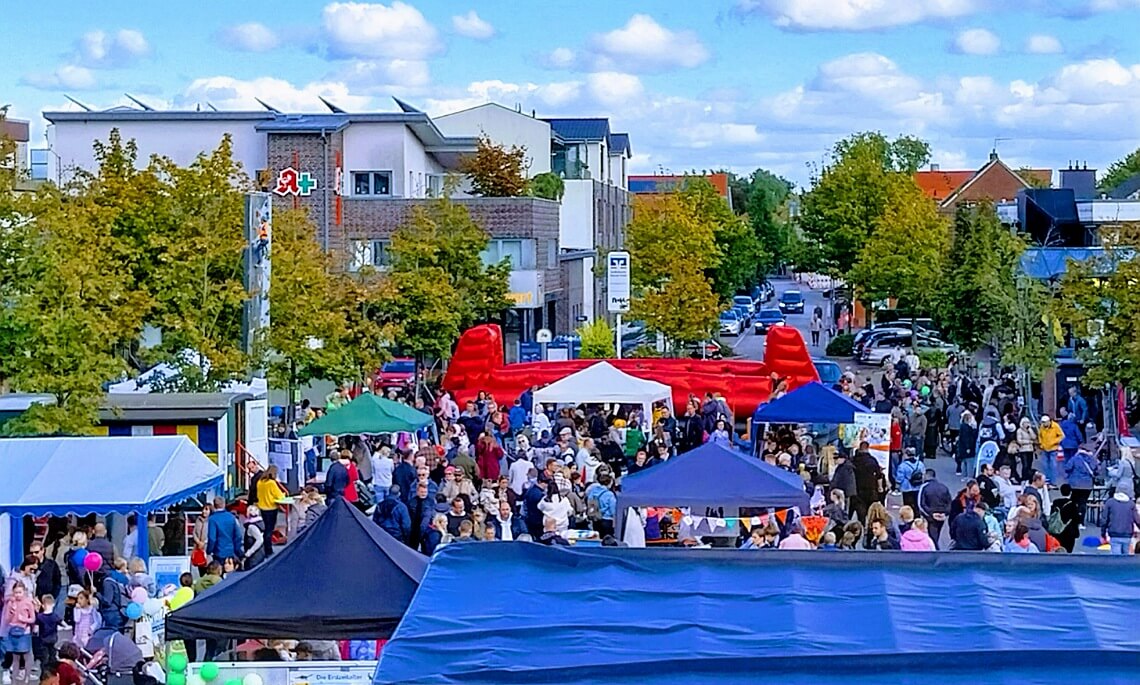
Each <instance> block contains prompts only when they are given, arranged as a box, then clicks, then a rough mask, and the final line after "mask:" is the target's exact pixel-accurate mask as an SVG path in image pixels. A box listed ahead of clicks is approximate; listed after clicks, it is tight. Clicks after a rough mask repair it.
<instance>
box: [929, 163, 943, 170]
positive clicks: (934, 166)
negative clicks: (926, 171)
mask: <svg viewBox="0 0 1140 685" xmlns="http://www.w3.org/2000/svg"><path fill="white" fill-rule="evenodd" d="M940 169H941V167H939V166H938V165H937V164H931V165H930V170H931V171H939V170H940Z"/></svg>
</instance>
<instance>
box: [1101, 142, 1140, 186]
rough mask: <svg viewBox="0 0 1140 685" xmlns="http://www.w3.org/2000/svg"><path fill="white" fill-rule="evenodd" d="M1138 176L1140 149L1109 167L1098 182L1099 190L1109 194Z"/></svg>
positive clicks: (1139, 171)
mask: <svg viewBox="0 0 1140 685" xmlns="http://www.w3.org/2000/svg"><path fill="white" fill-rule="evenodd" d="M1136 174H1140V149H1137V150H1133V151H1132V152H1130V153H1128V154H1127V155H1125V156H1124V157H1122V158H1121V159H1118V160H1116V161H1115V162H1113V163H1112V164H1110V165H1108V168H1107V169H1105V171H1104V175H1103V176H1101V177H1100V181H1098V182H1097V188H1098V189H1099V190H1100V191H1101V192H1102V193H1107V192H1108V191H1110V190H1112V189H1113V188H1115V187H1116V186H1118V185H1120V184H1121V183H1124V182H1125V181H1127V180H1128V179H1130V178H1132V177H1133V176H1135V175H1136Z"/></svg>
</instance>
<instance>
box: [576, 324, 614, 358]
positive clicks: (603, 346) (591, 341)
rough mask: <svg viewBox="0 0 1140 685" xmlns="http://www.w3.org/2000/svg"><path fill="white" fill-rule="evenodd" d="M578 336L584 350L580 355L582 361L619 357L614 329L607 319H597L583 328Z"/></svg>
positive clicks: (579, 330)
mask: <svg viewBox="0 0 1140 685" xmlns="http://www.w3.org/2000/svg"><path fill="white" fill-rule="evenodd" d="M578 335H579V336H580V337H581V338H582V350H581V351H580V352H579V353H578V357H579V358H580V359H613V358H614V357H616V356H617V351H616V350H615V349H614V329H612V328H610V325H609V324H608V323H606V320H605V319H596V320H595V321H594V322H593V323H588V324H586V325H584V326H582V327H581V328H579V329H578Z"/></svg>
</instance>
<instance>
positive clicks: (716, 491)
mask: <svg viewBox="0 0 1140 685" xmlns="http://www.w3.org/2000/svg"><path fill="white" fill-rule="evenodd" d="M808 502H809V499H808V496H807V493H806V492H805V491H804V482H803V479H802V478H800V477H799V476H797V475H796V474H794V473H788V472H787V471H785V470H783V469H780V468H776V467H775V466H770V465H768V464H766V463H764V462H763V461H761V460H759V459H756V458H755V457H750V456H748V455H745V454H742V453H740V452H736V451H734V450H730V449H727V448H724V447H721V446H719V445H713V444H711V443H706V444H704V445H702V446H701V447H698V448H697V449H695V450H690V451H688V452H685V453H683V454H680V455H677V456H676V457H673V458H672V459H670V460H668V461H666V462H665V463H663V464H659V465H657V466H654V467H652V468H648V469H645V470H643V471H638V472H637V473H634V474H631V475H628V476H625V477H624V478H622V480H621V492H620V493H618V497H617V511H618V517H619V519H620V520H619V521H618V522H617V525H618V527H619V536H620V534H621V533H620V531H624V528H625V514H626V512H628V510H629V508H630V507H657V506H662V507H664V506H669V507H689V508H701V509H703V508H704V507H709V506H717V507H725V508H727V509H739V508H741V507H744V508H772V509H789V508H791V507H799V508H800V511H801V512H805V513H806V512H808V511H810V507H809V506H808Z"/></svg>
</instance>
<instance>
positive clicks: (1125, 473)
mask: <svg viewBox="0 0 1140 685" xmlns="http://www.w3.org/2000/svg"><path fill="white" fill-rule="evenodd" d="M914 361H915V360H914V359H913V356H911V358H910V359H909V360H908V359H906V358H904V359H903V360H900V361H899V363H898V364H897V365H896V367H895V368H890V369H888V370H887V371H886V372H885V373H883V374H882V375H881V377H880V378H879V379H878V380H877V381H875V380H872V379H866V382H865V383H864V384H862V385H860V384H859V383H858V382H856V378H855V375H854V374H853V373H852V372H851V371H848V372H846V373H844V374H843V376H842V377H841V378H840V380H839V381H838V382H837V383H836V384H835V386H834V389H835V390H837V391H839V392H841V393H843V394H845V395H847V396H849V397H851V398H853V399H855V400H856V401H858V402H861V403H863V404H864V405H865V406H867V407H868V409H869V410H872V411H875V412H880V413H889V414H891V416H892V422H891V440H890V466H889V468H887V469H885V470H884V469H883V468H881V466H880V464H879V462H878V461H877V460H876V458H875V457H874V456H872V454H871V453H870V450H869V446H868V445H867V444H866V443H860V444H854V438H853V436H854V435H855V434H854V432H852V431H848V432H844V431H843V430H842V429H841V430H840V432H839V434H838V438H837V439H835V440H832V441H831V442H830V444H817V443H816V442H815V436H814V434H813V433H811V432H810V431H809V429H808V428H809V427H807V426H803V425H799V426H795V425H782V426H770V427H769V430H768V432H766V433H765V434H764V435H763V436H756V442H755V443H752V442H751V441H749V440H746V439H744V437H743V436H739V435H737V434H736V433H735V431H734V425H735V423H734V418H735V417H733V416H732V413H731V411H730V409H729V405H728V402H727V401H726V399H725V398H723V397H721V396H717V395H711V394H710V395H706V396H704V397H696V396H693V397H690V398H689V401H688V403H687V404H686V406H685V408H684V410H683V413H682V414H681V415H680V416H673V415H672V414H671V412H670V411H669V409H668V408H667V407H665V406H661V405H657V406H655V407H654V409H653V416H651V417H646V416H642V414H641V409H640V407H626V406H619V407H602V406H597V405H583V406H580V407H577V408H571V407H563V408H560V409H558V410H557V411H554V410H553V409H550V408H546V407H543V406H541V405H538V404H535V403H534V402H533V399H532V398H533V391H534V390H535V389H536V388H531V389H528V390H527V391H525V392H524V393H523V394H522V395H521V396H520V397H517V398H511V399H510V400H508V401H506V402H505V403H504V404H500V403H499V401H498V400H497V399H496V398H495V397H493V396H491V395H490V394H488V393H482V392H481V393H479V395H478V396H477V397H476V398H474V399H472V400H470V401H465V402H464V403H463V404H462V405H460V404H458V403H457V402H456V401H455V399H454V398H452V397H451V396H450V395H449V393H447V392H444V391H441V392H439V393H437V394H434V395H431V396H429V397H424V396H419V397H416V398H415V399H414V400H413V401H412V402H411V403H412V404H413V406H415V407H416V408H418V409H420V410H421V411H425V412H428V413H430V414H432V415H433V416H434V417H435V420H436V425H435V426H434V428H436V429H437V430H438V431H439V433H438V434H439V435H440V436H442V439H441V440H440V441H439V442H441V443H442V444H433V442H432V441H431V440H430V439H429V436H430V433H431V431H429V430H425V431H422V432H421V433H420V434H418V435H399V436H352V437H345V436H342V437H340V438H334V437H332V436H327V437H326V438H325V439H324V440H321V439H319V438H317V439H315V440H314V439H313V438H300V439H299V440H300V443H301V448H302V450H303V452H304V456H305V470H306V474H305V476H306V479H307V484H306V485H305V486H304V488H303V490H302V492H301V493H300V496H299V497H298V498H297V499H296V501H295V505H294V506H293V507H291V511H290V512H289V513H288V515H290V516H293V517H295V519H296V526H295V527H294V530H303V529H304V527H306V526H307V525H311V524H312V522H313V521H315V520H316V518H317V517H319V516H320V514H321V513H322V512H323V511H325V510H326V509H327V507H328V504H329V503H330V501H331V500H334V499H337V498H343V499H345V500H346V501H348V502H349V503H351V504H353V505H355V506H357V507H358V508H359V509H360V510H361V511H363V512H365V513H367V514H369V515H370V516H371V518H372V520H373V521H374V522H375V523H376V525H378V526H379V527H381V528H382V529H384V530H385V531H387V532H388V533H389V534H390V535H392V536H393V537H394V538H396V539H397V540H399V541H401V542H402V543H404V544H406V545H408V546H409V547H411V548H413V549H417V550H420V551H421V552H423V553H424V554H427V555H431V554H433V553H434V552H435V551H436V550H438V549H440V548H441V547H444V546H446V545H450V544H465V543H471V542H478V541H489V540H507V541H531V542H537V543H540V544H546V545H568V544H571V540H574V541H578V540H583V539H587V538H589V539H592V540H593V541H600V544H602V545H616V546H621V545H626V544H629V543H632V544H634V545H641V544H645V543H647V542H653V543H666V544H675V545H680V546H689V547H696V546H737V547H739V548H741V549H749V550H765V549H802V550H810V549H816V550H901V551H903V552H907V551H935V550H938V549H942V548H944V545H943V544H942V543H941V537H942V534H943V530H946V531H947V533H948V538H949V540H950V543H949V548H950V549H951V550H968V551H992V552H1005V553H1015V554H1019V553H1041V552H1073V551H1074V548H1075V547H1076V546H1077V545H1078V543H1080V542H1082V540H1081V531H1082V527H1083V526H1085V525H1086V524H1092V525H1097V524H1099V529H1100V530H1099V532H1100V535H1099V536H1097V537H1095V538H1094V539H1092V540H1091V542H1092V543H1093V546H1096V547H1100V546H1102V545H1103V544H1107V546H1108V548H1109V549H1110V550H1111V552H1112V553H1114V554H1132V553H1133V552H1134V550H1135V549H1136V547H1137V543H1136V539H1135V538H1136V533H1137V530H1138V529H1140V512H1138V511H1137V505H1136V488H1137V486H1138V485H1140V477H1138V474H1137V467H1136V463H1135V459H1134V457H1133V455H1132V453H1131V451H1130V449H1129V448H1128V447H1126V446H1122V447H1121V448H1120V451H1121V454H1120V457H1119V459H1118V460H1117V461H1116V463H1114V464H1112V465H1108V464H1106V463H1105V460H1102V459H1100V458H1098V457H1097V455H1096V452H1095V449H1087V448H1086V445H1087V444H1089V441H1088V440H1087V439H1086V437H1087V436H1086V435H1085V434H1084V431H1086V430H1089V428H1091V426H1092V424H1091V422H1090V417H1089V408H1088V405H1087V402H1086V400H1085V399H1084V398H1083V397H1081V396H1080V395H1079V394H1078V393H1077V392H1075V391H1074V392H1071V393H1070V396H1069V397H1068V398H1067V401H1066V403H1065V405H1064V406H1062V407H1059V409H1058V411H1057V415H1056V418H1054V417H1052V416H1040V417H1039V420H1038V421H1037V422H1036V425H1034V422H1032V421H1031V420H1030V418H1029V417H1028V415H1027V413H1026V411H1025V409H1024V407H1022V405H1021V401H1020V399H1019V393H1018V392H1017V390H1016V388H1015V387H1014V385H1013V383H1012V381H1010V379H1008V378H1002V379H988V380H986V381H985V382H984V383H983V382H979V381H977V380H975V379H971V378H968V377H966V376H964V375H960V374H958V373H957V372H956V370H955V369H954V367H953V366H951V367H950V368H949V369H946V370H933V371H931V370H928V369H915V368H908V366H909V365H908V362H909V363H910V364H913V363H914ZM773 386H774V387H775V388H776V390H775V392H774V394H773V399H776V398H778V397H779V396H781V395H783V394H784V393H786V392H787V383H786V381H784V380H782V379H778V378H773ZM365 392H367V390H365ZM350 394H351V393H350V392H349V390H348V388H347V387H342V388H338V389H337V390H336V391H334V392H333V393H331V394H330V395H329V396H328V397H327V398H326V401H325V406H324V407H313V406H312V405H311V403H310V402H309V401H307V400H306V401H304V402H302V403H301V405H300V406H299V407H297V408H296V409H297V417H298V420H297V424H296V425H295V426H293V428H296V429H299V428H300V427H301V426H303V425H304V424H305V423H308V422H310V421H312V420H315V419H316V418H318V417H319V416H321V415H323V414H325V413H327V412H333V411H336V410H337V409H338V408H339V407H341V406H343V405H344V404H346V403H347V402H348V401H349V400H350ZM408 394H409V395H411V394H414V391H413V389H411V388H410V389H409V392H408ZM390 397H391V398H392V399H398V400H401V401H407V400H405V399H403V398H401V396H400V394H399V393H396V392H392V393H390ZM282 433H284V434H285V435H289V433H290V431H288V430H287V429H286V428H285V427H284V426H282ZM393 437H395V439H394V440H393V439H392V438H393ZM706 442H711V443H714V444H718V445H722V446H724V447H726V448H733V447H740V448H744V449H747V448H748V447H749V446H750V445H752V444H755V450H754V451H755V454H756V457H755V458H759V459H763V460H764V461H765V462H766V463H767V464H769V465H771V466H773V467H775V468H780V469H784V470H787V471H788V472H790V473H794V474H797V475H799V476H800V477H801V478H802V480H803V483H804V488H805V493H806V494H807V495H809V496H810V502H811V505H810V506H811V511H798V510H797V509H792V510H774V511H757V512H740V513H741V516H739V517H738V516H736V515H735V514H736V513H737V512H728V515H727V516H726V515H725V512H724V511H722V510H719V509H717V510H708V511H704V512H692V511H687V510H678V509H671V508H656V509H654V508H649V509H641V510H632V509H631V513H633V514H634V515H635V517H636V519H635V521H634V523H633V524H632V525H627V526H626V528H627V532H626V535H625V537H624V539H623V540H619V539H617V537H615V533H616V530H615V528H616V526H615V523H616V522H617V520H618V517H619V515H620V513H619V512H618V511H617V497H616V492H617V491H618V490H619V489H620V484H621V479H622V477H624V476H625V475H628V474H632V473H637V472H639V471H642V470H644V469H652V468H655V467H656V466H657V465H659V464H661V463H663V462H666V461H668V460H669V459H671V458H674V457H675V456H676V455H677V454H680V453H684V452H687V451H689V450H692V449H694V448H696V447H699V446H701V445H702V444H704V443H706ZM988 442H993V443H996V444H997V446H998V450H997V454H996V455H995V457H994V458H993V459H992V460H990V459H985V460H983V462H982V464H981V465H980V466H978V467H976V465H975V460H977V459H978V457H979V454H978V449H979V446H980V445H984V444H985V443H988ZM940 452H941V453H942V455H944V456H942V457H940V456H939V453H940ZM321 457H327V458H328V460H329V462H330V463H329V465H328V467H327V470H326V471H325V473H324V477H323V480H321V479H320V478H317V477H316V476H318V471H317V467H318V464H319V460H320V458H321ZM946 457H951V458H952V459H953V461H954V464H955V466H956V473H957V474H959V475H962V476H963V477H965V478H967V480H966V481H965V484H964V486H962V487H960V488H959V487H955V488H951V487H949V486H948V485H947V484H946V483H944V482H942V481H941V480H940V479H939V477H938V475H937V474H936V472H935V470H934V469H932V468H928V465H931V464H933V462H934V460H935V459H945V458H946ZM975 472H977V474H978V475H977V476H976V477H973V474H974V473H975ZM278 477H279V474H278V473H277V469H276V467H274V466H268V467H266V468H264V469H263V470H260V471H258V472H257V473H256V474H255V475H253V477H252V480H251V483H250V487H249V494H248V495H247V496H245V497H242V498H240V499H239V500H238V501H235V502H226V501H225V500H223V499H222V498H216V499H214V500H213V501H212V502H210V503H208V504H206V505H205V506H204V507H203V508H202V510H201V512H200V513H198V514H197V515H196V516H195V518H194V520H193V523H192V524H191V525H190V526H189V528H190V529H191V530H192V539H193V549H192V551H191V556H190V559H191V563H192V564H193V566H194V567H195V572H194V573H193V574H191V573H186V574H183V576H182V577H181V578H180V582H179V587H178V588H173V587H167V588H158V587H156V586H155V581H154V579H153V577H152V576H150V575H149V574H148V572H147V568H146V564H145V563H144V562H143V561H142V560H141V559H138V558H135V557H134V549H135V547H136V545H137V536H138V535H142V534H146V535H148V542H149V545H150V549H152V550H163V549H164V547H168V548H169V547H173V549H167V550H166V551H167V553H168V554H179V553H182V552H181V551H180V550H178V549H177V547H178V545H179V542H178V541H179V540H180V536H184V535H185V532H186V530H187V528H188V526H187V522H186V520H185V519H183V518H181V514H179V513H177V512H172V513H171V514H170V516H169V517H168V520H167V522H166V525H164V526H161V527H160V526H159V525H158V523H157V522H156V521H155V520H153V519H152V520H149V521H146V522H144V525H142V526H141V527H140V525H139V522H138V521H135V520H134V519H133V518H132V519H131V520H129V529H128V532H127V535H126V536H125V538H124V540H123V542H122V544H121V546H116V545H114V544H112V542H111V541H110V540H109V538H108V534H107V529H106V527H105V525H104V524H102V523H98V522H96V521H94V518H93V517H87V518H86V519H72V520H71V521H70V523H69V525H67V527H66V529H65V530H55V531H54V532H49V535H48V539H47V540H45V541H44V542H42V543H41V542H35V543H33V544H32V546H31V548H30V554H29V556H28V557H27V558H26V559H23V560H22V561H21V562H20V564H19V566H18V567H17V568H16V569H14V570H13V571H12V572H11V573H10V574H8V575H7V576H6V582H5V583H4V585H3V613H2V615H0V637H2V639H0V653H2V654H3V664H4V668H5V669H6V670H5V675H4V681H3V682H4V683H5V684H7V683H25V682H29V677H30V674H31V673H32V672H33V669H36V670H38V672H39V674H40V676H39V677H40V680H41V682H44V683H48V684H49V685H55V683H63V684H64V685H80V683H81V682H82V678H83V675H82V674H83V672H85V669H86V666H85V664H90V663H91V661H90V658H91V654H92V653H94V652H97V651H98V650H106V651H110V648H111V647H113V646H114V645H115V644H122V643H125V644H127V645H129V649H128V653H127V654H126V655H125V656H122V657H121V659H123V660H124V661H123V663H131V664H133V663H136V662H138V661H139V660H140V659H141V658H142V657H144V656H150V655H149V654H147V653H146V649H147V646H146V645H142V646H141V648H142V649H141V651H140V650H139V648H137V647H136V646H135V644H134V643H133V642H131V641H129V640H125V641H120V642H119V643H115V642H113V641H111V642H110V643H108V642H107V640H108V639H109V636H110V635H112V634H115V633H117V632H118V631H120V630H121V629H122V628H123V627H124V626H125V625H126V624H127V623H128V622H130V621H138V620H145V617H146V616H149V615H150V614H151V613H152V611H153V609H154V605H155V604H156V603H165V604H166V605H168V606H170V607H171V608H174V607H175V604H176V603H177V604H181V603H184V602H185V601H188V600H189V598H191V597H192V596H193V593H194V592H200V591H202V590H205V589H206V588H209V587H210V586H212V585H214V584H216V583H218V582H220V581H221V580H222V579H223V578H224V577H225V576H226V575H228V574H229V573H233V572H235V571H242V570H249V569H251V568H254V567H256V566H257V565H258V564H259V563H262V562H263V561H264V560H265V559H266V558H268V557H270V556H272V554H273V551H274V550H273V541H274V540H275V539H277V540H280V539H281V538H282V536H281V531H280V530H279V529H278V525H277V524H278V517H279V514H280V507H281V505H280V504H279V503H280V502H281V501H282V500H283V499H284V498H285V497H286V494H287V493H286V492H285V490H284V487H283V486H282V485H281V484H280V483H279V482H278ZM1098 487H1100V488H1102V489H1103V488H1104V487H1107V490H1108V493H1109V494H1108V496H1107V497H1106V498H1105V499H1104V501H1103V502H1101V503H1100V507H1101V509H1102V511H1101V512H1100V514H1099V516H1097V517H1095V520H1094V517H1092V516H1090V514H1091V509H1090V507H1089V501H1090V494H1091V493H1092V492H1093V491H1094V489H1096V488H1098ZM892 492H894V493H895V494H900V495H901V498H902V506H901V507H900V508H899V509H898V510H897V511H896V512H893V513H892V512H891V511H890V510H889V509H888V507H887V496H888V494H891V493H892ZM661 504H662V505H663V506H664V507H667V506H668V504H669V503H667V502H663V503H661ZM749 514H751V515H749ZM701 521H707V522H709V523H710V524H711V523H712V522H715V524H716V525H715V526H712V525H710V526H709V527H707V528H705V529H706V530H710V532H711V528H713V527H717V528H720V529H725V528H727V529H728V530H727V534H725V533H724V531H723V530H720V531H718V532H717V533H716V534H715V535H712V534H710V535H703V534H702V533H700V532H698V529H699V528H700V525H699V524H700V522H701ZM1084 542H1085V544H1088V543H1089V540H1085V541H1084ZM168 543H169V544H168ZM172 600H177V601H172ZM64 635H66V636H69V639H68V640H67V641H63V640H61V636H64ZM205 646H206V652H205V654H204V655H203V656H204V657H205V660H206V661H209V660H211V659H213V658H215V657H216V656H218V654H219V653H220V652H221V650H222V647H223V645H221V644H219V643H216V642H213V641H207V642H206V645H205ZM186 647H187V652H188V655H189V657H190V659H191V660H194V659H195V657H196V656H197V655H196V653H195V652H196V650H195V644H194V643H190V644H187V646H186ZM129 650H133V651H129ZM256 656H257V658H259V659H263V660H277V659H295V658H301V659H312V658H342V657H343V658H362V657H361V654H360V653H359V651H354V649H353V648H352V647H351V646H349V645H348V643H346V644H344V645H339V646H338V645H337V644H335V643H331V644H325V643H320V642H313V643H312V644H310V643H285V642H282V641H276V642H273V643H267V644H265V645H264V646H263V647H262V648H261V649H260V650H259V652H258V655H256ZM367 656H369V655H368V654H364V655H363V657H367ZM96 659H98V657H96ZM111 661H112V664H113V661H114V659H113V658H112V660H111ZM37 664H38V667H37ZM126 675H128V676H129V675H130V674H129V673H127V674H126ZM112 680H113V679H112Z"/></svg>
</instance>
